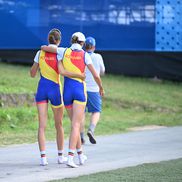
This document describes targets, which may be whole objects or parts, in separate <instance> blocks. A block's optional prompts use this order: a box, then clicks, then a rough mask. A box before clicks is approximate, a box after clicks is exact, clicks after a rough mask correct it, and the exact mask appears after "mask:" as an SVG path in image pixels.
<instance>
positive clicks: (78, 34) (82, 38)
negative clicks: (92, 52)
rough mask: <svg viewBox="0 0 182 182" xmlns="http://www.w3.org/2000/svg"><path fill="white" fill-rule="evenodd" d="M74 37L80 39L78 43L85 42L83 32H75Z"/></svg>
mask: <svg viewBox="0 0 182 182" xmlns="http://www.w3.org/2000/svg"><path fill="white" fill-rule="evenodd" d="M73 36H76V37H78V41H81V42H85V40H86V39H85V35H84V34H83V33H81V32H75V33H74V34H73V35H72V37H73Z"/></svg>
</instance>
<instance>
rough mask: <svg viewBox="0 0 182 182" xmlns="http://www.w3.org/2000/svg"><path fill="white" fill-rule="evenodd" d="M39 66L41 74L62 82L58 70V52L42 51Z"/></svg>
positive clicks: (58, 82)
mask: <svg viewBox="0 0 182 182" xmlns="http://www.w3.org/2000/svg"><path fill="white" fill-rule="evenodd" d="M39 68H40V73H41V76H43V77H44V78H46V79H48V80H51V81H53V82H55V83H57V84H60V74H59V72H58V60H57V54H56V53H49V52H45V51H42V50H41V51H40V55H39Z"/></svg>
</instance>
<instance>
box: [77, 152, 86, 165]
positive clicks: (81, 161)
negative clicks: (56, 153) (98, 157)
mask: <svg viewBox="0 0 182 182" xmlns="http://www.w3.org/2000/svg"><path fill="white" fill-rule="evenodd" d="M78 160H79V163H80V165H83V164H84V163H85V161H86V160H87V156H86V155H84V154H79V155H78Z"/></svg>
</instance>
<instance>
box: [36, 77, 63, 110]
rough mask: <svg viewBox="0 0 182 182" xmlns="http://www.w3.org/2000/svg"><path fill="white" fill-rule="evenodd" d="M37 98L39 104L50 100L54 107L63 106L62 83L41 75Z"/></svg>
mask: <svg viewBox="0 0 182 182" xmlns="http://www.w3.org/2000/svg"><path fill="white" fill-rule="evenodd" d="M35 100H36V103H37V104H41V103H48V101H50V103H51V105H52V107H54V108H58V107H61V106H63V101H62V94H61V88H60V85H59V84H57V83H55V82H53V81H51V80H48V79H46V78H44V77H42V76H41V79H40V81H39V85H38V88H37V93H36V96H35Z"/></svg>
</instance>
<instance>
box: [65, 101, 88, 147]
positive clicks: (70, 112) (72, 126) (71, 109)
mask: <svg viewBox="0 0 182 182" xmlns="http://www.w3.org/2000/svg"><path fill="white" fill-rule="evenodd" d="M76 105H78V106H81V107H84V108H85V106H82V105H80V104H76ZM74 107H76V108H77V106H74V105H73V108H67V112H68V116H69V118H70V120H71V133H72V129H73V128H74V126H75V124H73V109H74ZM78 113H79V111H78ZM74 114H75V110H74ZM79 115H80V119H81V118H82V117H83V115H82V114H81V113H79ZM82 120H83V119H82ZM82 120H80V121H79V123H80V122H81V121H82ZM79 131H80V127H79ZM71 137H72V135H71V134H70V139H69V143H70V142H71ZM74 139H75V140H76V139H77V144H76V148H77V149H80V148H81V138H80V132H79V135H78V138H76V136H74ZM70 149H71V148H70Z"/></svg>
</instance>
